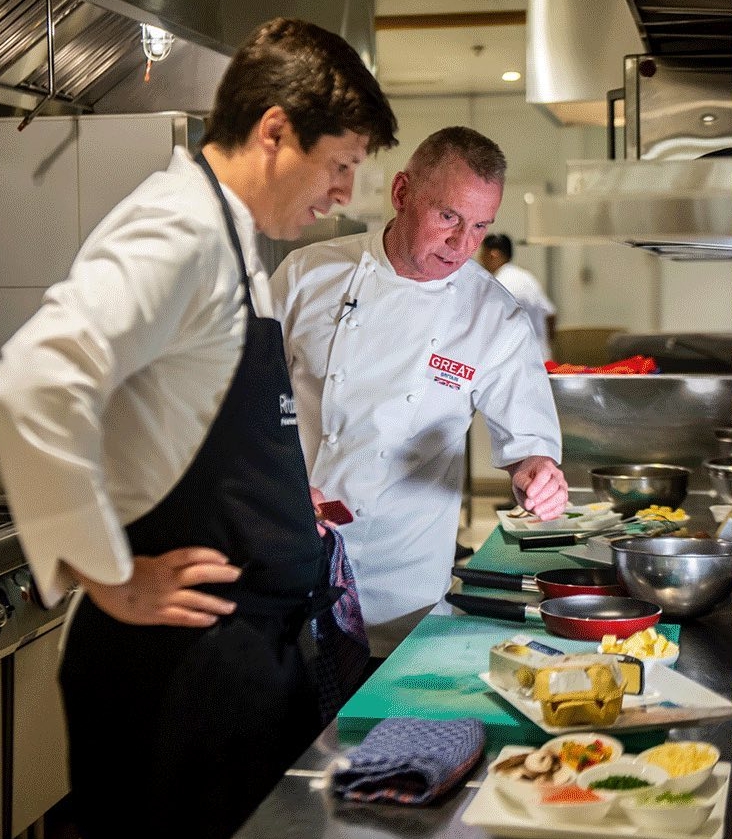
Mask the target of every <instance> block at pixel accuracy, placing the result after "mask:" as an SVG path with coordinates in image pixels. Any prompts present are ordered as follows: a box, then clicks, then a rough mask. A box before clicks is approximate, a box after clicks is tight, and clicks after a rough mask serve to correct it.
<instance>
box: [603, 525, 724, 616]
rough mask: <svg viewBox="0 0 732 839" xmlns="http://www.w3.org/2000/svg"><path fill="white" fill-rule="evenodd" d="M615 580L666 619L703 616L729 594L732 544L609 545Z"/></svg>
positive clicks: (653, 541)
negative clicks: (659, 611) (615, 572)
mask: <svg viewBox="0 0 732 839" xmlns="http://www.w3.org/2000/svg"><path fill="white" fill-rule="evenodd" d="M611 545H612V552H613V558H614V560H615V563H616V565H617V572H618V579H619V580H621V581H622V582H623V583H624V585H625V587H626V588H627V589H628V593H629V594H630V595H632V596H633V597H636V598H640V599H642V600H648V601H649V602H651V603H655V604H657V605H658V606H660V607H661V609H662V610H663V616H664V618H666V617H667V616H669V617H676V618H691V617H697V616H698V615H706V614H707V613H708V612H711V611H712V609H714V607H715V606H716V605H718V604H719V603H721V602H722V601H723V600H725V599H726V598H727V597H728V596H729V594H730V592H732V542H727V541H725V540H723V539H697V538H688V539H684V538H680V537H677V536H635V537H629V538H627V539H618V540H617V541H614V542H612V543H611Z"/></svg>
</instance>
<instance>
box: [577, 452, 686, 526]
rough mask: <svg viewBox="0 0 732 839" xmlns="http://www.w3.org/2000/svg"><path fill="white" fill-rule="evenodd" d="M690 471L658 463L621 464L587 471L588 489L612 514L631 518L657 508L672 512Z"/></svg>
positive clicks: (677, 503)
mask: <svg viewBox="0 0 732 839" xmlns="http://www.w3.org/2000/svg"><path fill="white" fill-rule="evenodd" d="M690 473H691V470H690V469H686V468H685V467H684V466H666V465H665V464H662V463H621V464H618V465H616V466H600V467H598V468H596V469H591V470H590V478H591V480H592V489H593V490H594V492H595V495H597V496H598V497H599V498H601V499H602V500H603V501H611V502H612V505H613V510H615V511H616V512H618V513H622V514H623V515H624V516H632V515H633V514H634V513H636V512H637V511H638V510H642V509H644V508H645V507H650V505H651V504H658V505H659V507H671V508H672V509H676V508H677V507H678V506H679V505H680V504H681V503H682V502H683V500H684V499H685V498H686V488H687V485H688V483H689V474H690Z"/></svg>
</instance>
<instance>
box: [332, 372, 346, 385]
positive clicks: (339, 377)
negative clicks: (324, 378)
mask: <svg viewBox="0 0 732 839" xmlns="http://www.w3.org/2000/svg"><path fill="white" fill-rule="evenodd" d="M330 377H331V379H333V381H334V382H338V383H340V382H342V381H343V380H344V379H345V378H346V377H345V376H344V375H343V373H342V372H341V371H340V370H337V371H336V372H335V373H331V374H330Z"/></svg>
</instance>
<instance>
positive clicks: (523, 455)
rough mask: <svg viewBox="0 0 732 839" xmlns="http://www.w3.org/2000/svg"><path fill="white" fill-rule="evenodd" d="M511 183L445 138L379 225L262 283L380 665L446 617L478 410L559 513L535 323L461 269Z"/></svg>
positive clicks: (551, 513) (526, 481)
mask: <svg viewBox="0 0 732 839" xmlns="http://www.w3.org/2000/svg"><path fill="white" fill-rule="evenodd" d="M504 172H505V159H504V156H503V154H502V152H501V151H500V149H499V148H498V147H497V146H496V145H495V143H493V142H492V141H491V140H489V139H487V138H486V137H484V136H483V135H481V134H479V133H478V132H476V131H473V130H472V129H469V128H464V127H452V128H446V129H442V130H441V131H438V132H436V133H435V134H433V135H431V136H430V137H428V138H427V139H426V140H425V141H424V142H423V143H422V144H421V145H420V146H419V147H418V149H417V150H416V151H415V153H414V154H413V155H412V157H411V159H410V161H409V163H408V164H407V166H406V168H405V170H404V171H403V172H398V173H397V174H396V176H395V177H394V180H393V183H392V192H391V194H392V204H393V207H394V210H395V212H396V215H395V217H394V219H393V220H392V221H391V222H390V223H389V224H388V225H387V226H386V228H384V229H381V230H377V231H374V232H367V233H363V234H358V235H356V236H348V237H344V238H339V239H334V240H331V241H329V242H323V243H317V244H314V245H310V246H308V247H306V248H303V249H301V250H297V251H293V252H292V253H290V254H289V256H288V257H287V258H286V260H285V261H284V262H283V263H282V265H281V266H280V267H279V268H278V269H277V271H276V272H275V274H274V275H273V277H272V286H271V287H272V293H273V305H274V311H275V316H276V317H278V318H279V319H280V320H281V321H282V327H283V334H284V341H285V353H286V357H287V361H288V366H289V368H290V375H291V380H292V384H293V390H294V394H295V401H296V407H297V413H298V426H299V432H300V437H301V441H302V444H303V449H304V452H305V460H306V466H307V469H308V473H309V475H310V483H311V484H312V485H313V486H315V487H318V488H319V489H321V490H322V491H323V493H324V494H325V496H326V498H329V499H340V500H342V501H343V502H344V503H345V504H346V506H348V507H349V508H350V509H351V510H352V512H353V514H354V521H353V522H352V523H350V524H347V525H345V526H344V527H343V528H342V532H343V536H344V538H345V541H346V548H347V552H348V556H349V559H350V561H351V565H352V567H353V570H354V573H355V577H356V585H357V588H358V594H359V599H360V602H361V609H362V611H363V615H364V620H365V622H366V628H367V632H368V636H369V642H370V645H371V653H372V656H374V657H375V658H381V657H384V656H385V655H387V654H388V653H389V652H390V651H391V650H392V649H393V648H394V647H395V645H396V644H398V643H399V642H400V641H401V640H402V639H403V638H404V636H405V635H406V634H407V633H408V632H409V631H410V630H411V628H412V627H413V626H414V625H415V623H416V622H417V621H418V620H419V619H420V618H421V616H422V615H423V614H424V613H425V611H426V610H428V609H430V608H431V607H432V606H434V605H435V604H439V605H438V606H437V611H438V612H449V610H450V609H449V606H447V604H446V603H445V602H444V600H443V599H442V598H443V595H444V594H445V593H446V591H447V590H448V587H449V585H450V578H451V575H450V569H451V567H452V563H453V558H454V553H455V539H456V534H457V528H458V523H459V515H460V505H461V493H462V486H463V468H464V454H465V441H466V435H467V433H468V429H469V427H470V424H471V421H472V419H473V416H474V414H475V413H476V412H479V413H481V414H482V415H483V417H484V418H485V421H486V423H487V424H488V428H489V430H490V434H491V441H492V452H493V458H494V462H495V465H496V466H498V467H501V468H503V469H506V470H507V471H508V472H509V473H510V474H511V476H512V486H513V490H514V494H515V495H516V498H517V500H518V501H519V502H520V503H522V504H523V505H524V507H525V508H526V509H529V510H532V511H533V512H535V513H536V514H537V515H539V516H540V517H541V518H542V519H550V518H555V517H556V516H558V515H560V514H561V513H562V511H563V510H564V508H565V505H566V502H567V484H566V481H565V479H564V476H563V474H562V472H561V470H560V469H559V468H558V465H557V464H558V463H559V462H560V458H561V434H560V429H559V423H558V419H557V414H556V409H555V406H554V401H553V398H552V394H551V389H550V386H549V381H548V377H547V374H546V372H545V369H544V365H543V363H542V358H541V352H540V350H539V346H538V344H537V341H536V338H535V336H534V333H533V330H532V328H531V324H530V322H529V319H528V317H527V315H526V313H525V311H524V310H523V309H521V307H520V306H519V305H518V304H517V303H516V301H515V299H514V298H513V297H512V296H511V295H510V294H509V293H508V292H507V291H506V290H505V289H504V288H503V286H501V285H500V283H498V282H496V280H495V279H494V278H493V277H492V276H491V275H490V274H489V273H488V272H487V271H485V270H483V269H482V268H481V267H480V266H479V265H478V264H477V263H476V262H474V261H472V260H471V259H470V256H471V255H472V254H473V253H474V252H475V250H476V248H477V247H478V245H479V244H480V242H481V240H482V238H483V237H484V235H485V233H486V230H487V228H488V226H489V225H490V224H491V223H492V222H493V219H494V216H495V213H496V211H497V209H498V206H499V204H500V201H501V197H502V192H503V182H504Z"/></svg>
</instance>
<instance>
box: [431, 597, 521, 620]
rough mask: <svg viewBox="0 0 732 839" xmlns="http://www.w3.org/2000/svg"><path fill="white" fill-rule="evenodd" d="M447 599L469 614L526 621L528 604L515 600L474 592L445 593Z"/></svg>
mask: <svg viewBox="0 0 732 839" xmlns="http://www.w3.org/2000/svg"><path fill="white" fill-rule="evenodd" d="M445 600H447V602H448V603H450V604H451V605H452V606H457V608H458V609H462V610H463V612H467V613H468V614H469V615H480V616H481V617H484V618H499V619H500V620H505V621H519V622H520V623H525V622H526V604H525V603H518V602H515V601H513V600H496V599H495V598H493V597H478V596H476V595H474V594H453V593H452V592H450V593H448V594H446V595H445Z"/></svg>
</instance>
